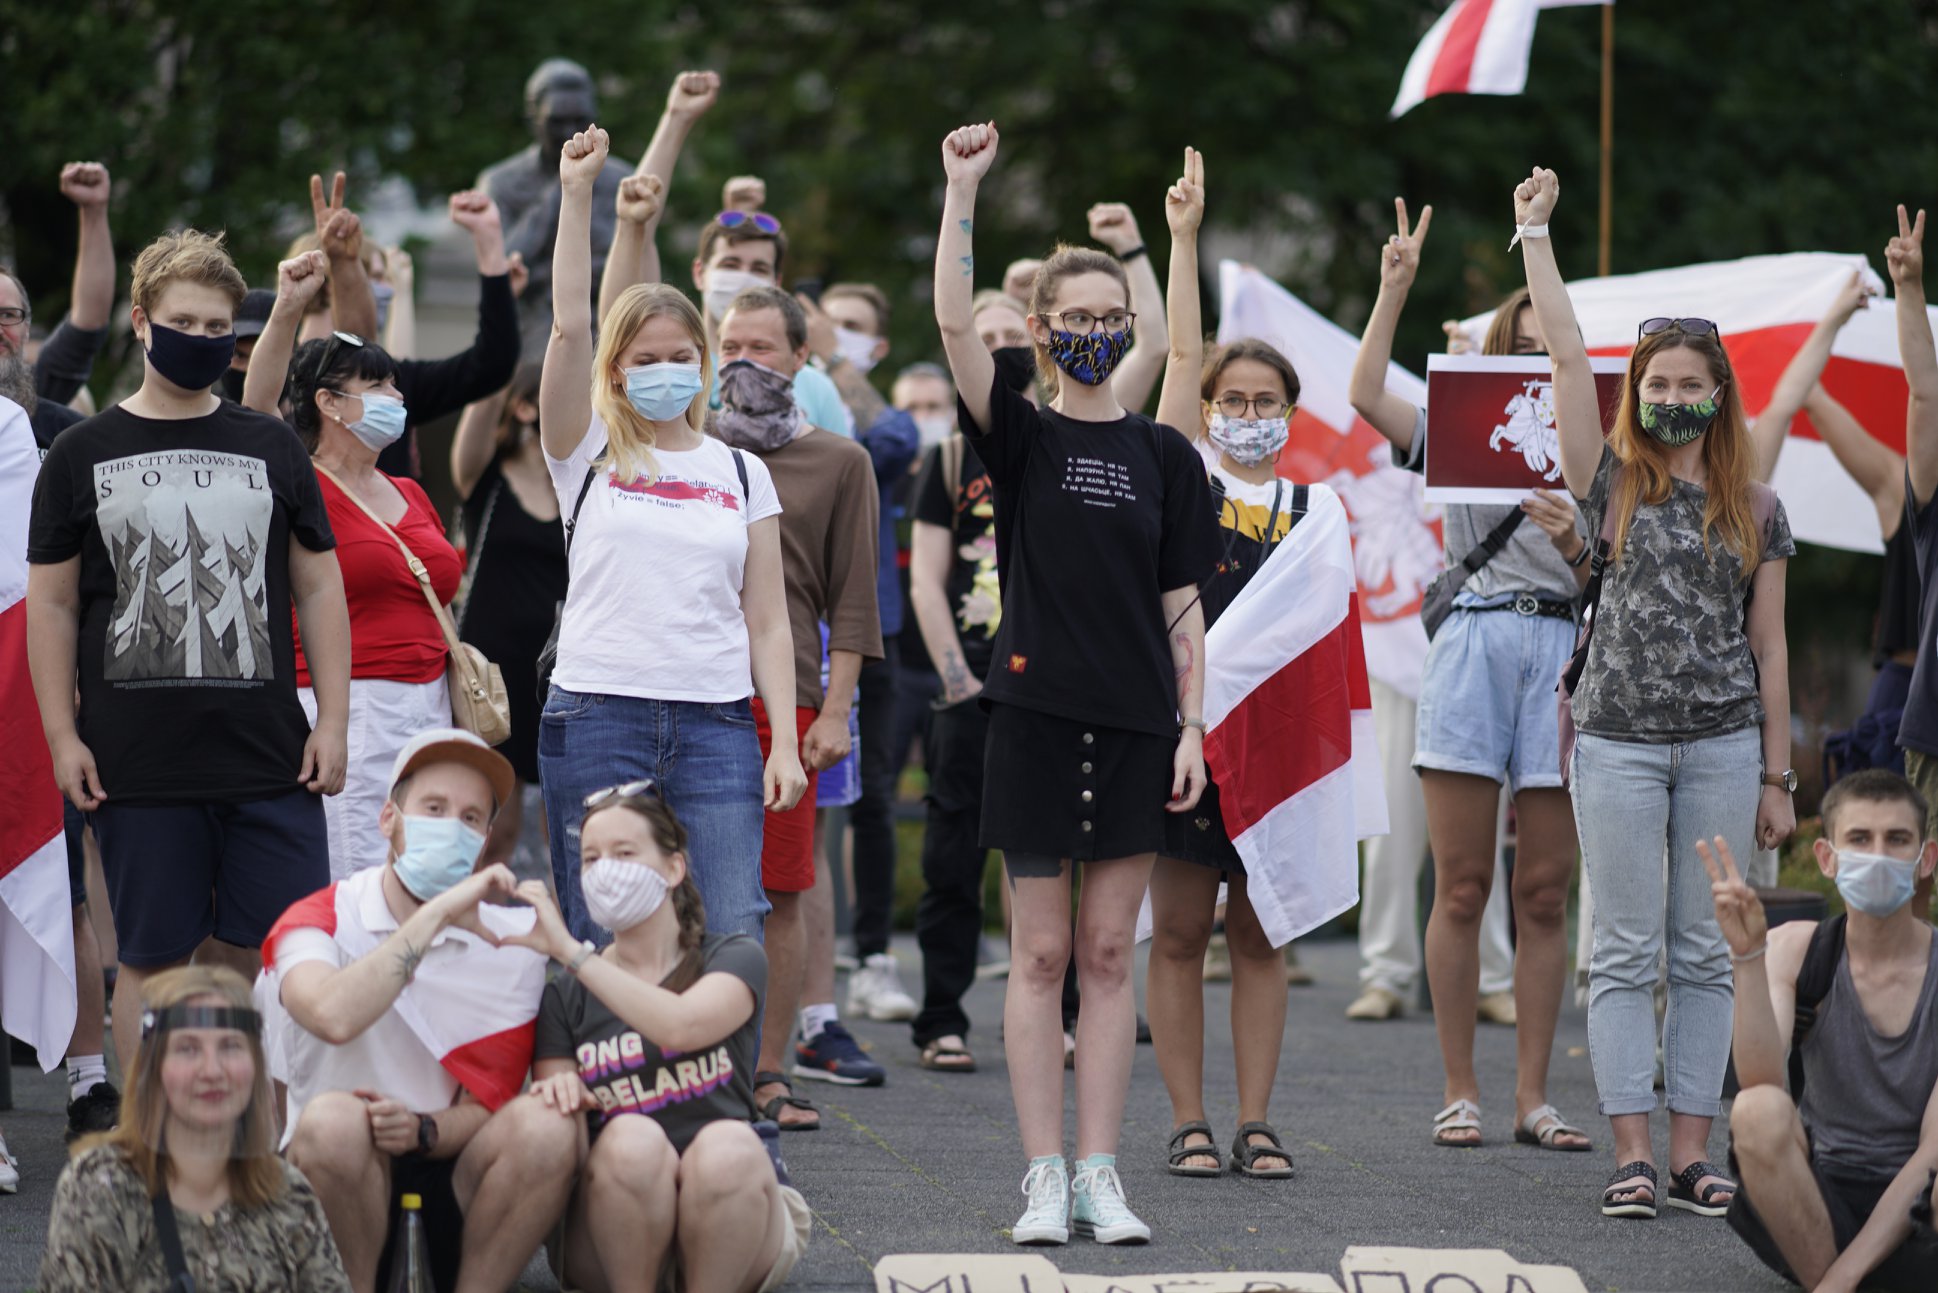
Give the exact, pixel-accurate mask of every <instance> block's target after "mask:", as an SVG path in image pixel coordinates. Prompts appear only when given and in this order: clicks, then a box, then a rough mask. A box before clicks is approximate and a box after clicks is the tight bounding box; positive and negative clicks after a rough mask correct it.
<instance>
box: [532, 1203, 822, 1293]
mask: <svg viewBox="0 0 1938 1293" xmlns="http://www.w3.org/2000/svg"><path fill="white" fill-rule="evenodd" d="M774 1212H775V1217H774V1220H775V1222H776V1223H778V1224H779V1225H780V1227H781V1247H780V1251H779V1252H777V1253H775V1254H774V1265H773V1266H772V1267H770V1268H769V1269H768V1272H767V1275H766V1277H765V1278H763V1279H762V1280H761V1282H760V1293H774V1290H775V1289H777V1288H779V1287H780V1286H781V1285H783V1284H785V1283H787V1277H788V1276H790V1275H792V1274H793V1273H794V1268H795V1267H796V1266H798V1265H800V1264H801V1254H803V1253H805V1252H806V1251H807V1246H808V1235H809V1233H810V1232H812V1231H813V1229H814V1212H813V1210H812V1209H810V1208H809V1207H808V1205H807V1200H806V1199H804V1198H802V1197H801V1192H800V1191H799V1190H797V1189H795V1188H794V1187H793V1186H790V1185H783V1186H779V1187H778V1188H777V1190H776V1192H775V1199H774ZM565 1225H566V1223H565V1221H564V1219H563V1218H561V1219H560V1221H559V1224H558V1227H557V1229H555V1230H554V1231H553V1232H552V1238H551V1240H550V1242H549V1243H547V1244H546V1257H547V1258H548V1260H549V1263H550V1265H551V1268H552V1276H553V1278H554V1279H556V1280H558V1283H559V1287H560V1288H562V1289H565V1290H566V1291H567V1293H571V1286H570V1285H569V1284H567V1283H566V1282H565V1258H564V1254H565ZM681 1285H682V1280H681V1279H680V1259H679V1257H678V1255H677V1254H676V1255H675V1256H674V1257H673V1259H672V1260H671V1261H669V1262H667V1263H666V1269H665V1270H664V1271H663V1272H661V1274H660V1279H659V1289H658V1293H681Z"/></svg>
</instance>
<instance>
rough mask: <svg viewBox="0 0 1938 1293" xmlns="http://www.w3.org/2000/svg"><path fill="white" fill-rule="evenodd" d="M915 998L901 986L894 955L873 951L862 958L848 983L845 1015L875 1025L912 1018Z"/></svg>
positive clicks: (913, 1016) (900, 977)
mask: <svg viewBox="0 0 1938 1293" xmlns="http://www.w3.org/2000/svg"><path fill="white" fill-rule="evenodd" d="M915 1010H916V1006H915V998H914V997H911V996H909V995H908V992H907V991H906V990H905V989H903V987H902V976H901V975H900V974H899V973H897V972H896V968H895V954H894V953H893V952H877V953H875V954H874V955H873V956H870V957H866V958H864V959H863V961H862V963H861V968H860V969H858V970H856V971H855V972H854V974H853V975H852V976H850V978H849V980H848V1013H849V1014H851V1015H860V1016H861V1017H862V1018H863V1019H873V1020H875V1021H877V1022H878V1023H896V1022H901V1021H905V1020H909V1019H913V1018H915Z"/></svg>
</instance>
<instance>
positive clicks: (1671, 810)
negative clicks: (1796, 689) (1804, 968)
mask: <svg viewBox="0 0 1938 1293" xmlns="http://www.w3.org/2000/svg"><path fill="white" fill-rule="evenodd" d="M1762 773H1763V734H1762V731H1761V729H1759V728H1756V727H1747V728H1744V729H1743V730H1741V731H1738V732H1730V733H1728V734H1726V735H1723V736H1712V737H1708V738H1706V739H1704V740H1699V741H1687V742H1676V743H1670V744H1666V745H1664V744H1649V743H1646V742H1642V741H1617V740H1611V739H1609V738H1607V737H1602V736H1594V735H1591V734H1589V733H1586V732H1584V733H1582V734H1581V735H1580V736H1579V737H1578V738H1577V739H1576V741H1575V755H1574V769H1573V772H1572V774H1571V783H1572V785H1573V795H1574V802H1575V827H1576V829H1577V830H1578V831H1579V832H1580V835H1581V851H1582V865H1583V866H1584V867H1585V868H1586V869H1587V873H1588V882H1589V884H1590V885H1592V886H1593V888H1594V894H1595V902H1594V909H1595V917H1594V932H1595V950H1594V954H1593V955H1592V956H1591V958H1590V960H1589V968H1588V1054H1589V1058H1590V1060H1591V1061H1592V1062H1593V1064H1594V1067H1595V1089H1596V1091H1597V1093H1598V1094H1599V1095H1600V1097H1601V1112H1602V1113H1603V1114H1607V1115H1614V1114H1625V1113H1650V1112H1653V1111H1654V1109H1655V1083H1654V1077H1655V982H1656V974H1657V969H1656V967H1657V964H1658V962H1659V961H1660V958H1661V955H1662V951H1663V947H1664V944H1665V940H1666V944H1667V948H1668V953H1669V1010H1668V1014H1667V1015H1666V1017H1665V1018H1664V1019H1663V1023H1662V1055H1663V1064H1662V1067H1663V1072H1664V1085H1665V1086H1666V1087H1667V1088H1668V1099H1669V1110H1670V1112H1671V1113H1684V1114H1693V1115H1695V1116H1697V1117H1704V1118H1713V1117H1715V1116H1716V1114H1717V1113H1719V1112H1720V1111H1721V1109H1722V1093H1723V1069H1724V1067H1725V1066H1726V1065H1727V1064H1728V1062H1729V1043H1730V1028H1731V1025H1732V1022H1733V1020H1734V1016H1735V993H1734V989H1733V987H1732V985H1731V981H1730V966H1729V945H1728V944H1727V943H1725V942H1724V941H1723V935H1722V931H1721V930H1720V929H1719V928H1717V925H1716V908H1715V904H1714V902H1713V901H1712V899H1711V897H1710V891H1709V876H1708V874H1707V873H1706V872H1705V871H1704V870H1703V865H1702V859H1701V858H1700V857H1698V856H1697V855H1696V850H1695V843H1696V841H1697V840H1699V839H1702V840H1706V839H1709V838H1711V837H1712V836H1716V835H1721V836H1722V837H1723V838H1724V839H1726V840H1728V841H1729V846H1730V848H1732V849H1734V850H1735V852H1736V856H1737V857H1739V858H1747V857H1749V856H1751V855H1752V852H1753V846H1752V841H1753V839H1754V836H1755V833H1756V808H1757V802H1758V799H1759V798H1760V797H1761V795H1762V785H1761V777H1762ZM1665 849H1666V850H1667V855H1668V865H1667V868H1666V881H1667V893H1666V895H1665V893H1664V881H1665V868H1664V865H1663V855H1664V850H1665Z"/></svg>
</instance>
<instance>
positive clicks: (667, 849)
mask: <svg viewBox="0 0 1938 1293" xmlns="http://www.w3.org/2000/svg"><path fill="white" fill-rule="evenodd" d="M614 808H629V809H631V810H632V811H633V812H635V813H637V814H639V816H641V817H642V818H644V819H645V821H646V828H647V830H648V832H649V833H650V834H651V835H652V837H653V843H654V844H656V845H658V846H659V850H660V852H662V853H683V854H684V853H686V827H684V826H682V825H680V819H679V818H677V817H675V816H674V815H673V810H672V809H671V808H669V807H667V805H666V801H665V800H664V799H661V798H660V797H659V796H658V795H654V794H640V795H627V796H626V797H625V798H624V799H619V800H614V801H613V802H611V803H605V804H600V805H599V806H598V807H597V808H595V809H593V810H592V811H591V812H589V813H587V814H586V815H585V818H584V819H583V820H582V821H581V822H580V823H579V828H580V829H581V830H583V829H585V823H586V822H588V821H591V820H592V817H593V815H594V814H595V813H603V812H606V811H608V810H610V809H614ZM641 865H644V864H643V863H642V864H641ZM669 900H670V901H671V902H672V904H673V915H674V917H675V918H677V919H678V921H679V925H680V962H679V964H678V965H676V966H674V967H673V973H672V974H670V975H668V976H667V978H666V988H667V990H668V991H671V992H684V991H686V990H687V989H688V988H690V987H692V986H693V983H694V981H695V980H696V979H698V978H699V977H700V967H701V954H700V944H701V943H702V942H704V941H705V939H706V936H707V907H706V903H705V902H703V901H702V900H701V898H700V887H699V886H698V885H697V884H695V883H694V882H693V857H692V855H691V854H687V859H686V874H685V875H684V876H682V877H681V878H680V882H679V883H678V884H677V885H675V886H673V891H672V893H671V894H670V895H669Z"/></svg>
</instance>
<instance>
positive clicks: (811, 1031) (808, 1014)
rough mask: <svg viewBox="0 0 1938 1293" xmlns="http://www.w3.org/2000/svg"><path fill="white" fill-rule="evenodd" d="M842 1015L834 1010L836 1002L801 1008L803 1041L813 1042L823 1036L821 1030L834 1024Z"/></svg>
mask: <svg viewBox="0 0 1938 1293" xmlns="http://www.w3.org/2000/svg"><path fill="white" fill-rule="evenodd" d="M839 1018H841V1015H840V1013H839V1012H838V1011H836V1010H835V1008H834V1002H832V1001H829V1002H824V1003H823V1004H821V1005H818V1006H802V1007H801V1040H802V1041H804V1042H813V1040H814V1039H815V1038H817V1037H819V1036H820V1035H821V1030H822V1029H823V1028H826V1027H827V1026H828V1025H829V1024H831V1023H834V1022H835V1021H836V1020H837V1019H839Z"/></svg>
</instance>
